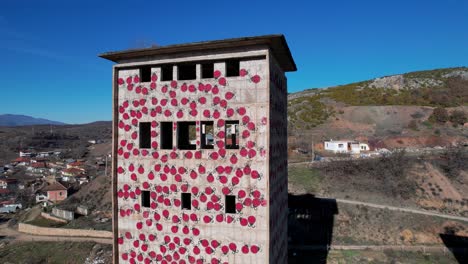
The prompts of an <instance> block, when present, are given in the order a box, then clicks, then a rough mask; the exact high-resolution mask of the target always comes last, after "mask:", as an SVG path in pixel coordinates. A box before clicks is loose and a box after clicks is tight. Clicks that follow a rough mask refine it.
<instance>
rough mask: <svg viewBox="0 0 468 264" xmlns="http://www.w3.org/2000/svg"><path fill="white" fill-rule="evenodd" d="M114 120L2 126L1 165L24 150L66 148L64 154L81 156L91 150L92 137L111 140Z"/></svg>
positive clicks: (0, 129)
mask: <svg viewBox="0 0 468 264" xmlns="http://www.w3.org/2000/svg"><path fill="white" fill-rule="evenodd" d="M111 124H112V122H110V121H102V122H94V123H89V124H83V125H52V126H51V125H34V126H21V127H0V164H2V163H4V162H8V161H10V160H12V159H14V158H16V157H17V156H18V152H19V150H20V149H25V148H34V149H36V150H55V149H61V150H64V151H65V152H64V155H66V156H70V157H73V158H79V157H80V156H82V155H84V154H85V152H86V151H87V149H86V146H87V145H88V140H95V139H99V140H103V141H104V142H110V139H111V136H112V135H111V134H112V133H111V132H112V127H111Z"/></svg>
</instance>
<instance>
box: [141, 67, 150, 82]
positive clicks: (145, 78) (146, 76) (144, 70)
mask: <svg viewBox="0 0 468 264" xmlns="http://www.w3.org/2000/svg"><path fill="white" fill-rule="evenodd" d="M140 81H141V82H151V67H150V66H145V67H141V68H140Z"/></svg>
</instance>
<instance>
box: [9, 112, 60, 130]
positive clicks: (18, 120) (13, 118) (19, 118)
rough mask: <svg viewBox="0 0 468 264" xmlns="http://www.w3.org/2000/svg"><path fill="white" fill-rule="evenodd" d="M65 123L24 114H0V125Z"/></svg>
mask: <svg viewBox="0 0 468 264" xmlns="http://www.w3.org/2000/svg"><path fill="white" fill-rule="evenodd" d="M30 125H65V123H62V122H58V121H52V120H48V119H44V118H35V117H32V116H26V115H13V114H3V115H0V126H8V127H14V126H30Z"/></svg>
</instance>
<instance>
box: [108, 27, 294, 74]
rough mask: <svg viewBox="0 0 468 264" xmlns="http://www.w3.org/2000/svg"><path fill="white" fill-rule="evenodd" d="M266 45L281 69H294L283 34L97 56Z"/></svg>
mask: <svg viewBox="0 0 468 264" xmlns="http://www.w3.org/2000/svg"><path fill="white" fill-rule="evenodd" d="M259 45H266V46H268V47H269V48H270V50H271V52H272V53H273V56H274V57H275V59H276V60H277V61H278V64H279V66H280V67H281V68H282V70H283V71H285V72H289V71H296V70H297V68H296V63H295V62H294V59H293V57H292V55H291V51H290V50H289V47H288V44H287V42H286V38H285V37H284V35H265V36H256V37H242V38H232V39H223V40H213V41H202V42H192V43H186V44H175V45H168V46H161V47H151V48H144V49H129V50H123V51H113V52H106V53H102V54H100V55H99V57H101V58H104V59H108V60H110V61H113V62H117V63H119V62H121V61H124V60H130V59H138V58H143V57H148V56H159V55H171V54H177V53H190V52H199V51H214V50H230V49H235V48H244V47H252V46H259Z"/></svg>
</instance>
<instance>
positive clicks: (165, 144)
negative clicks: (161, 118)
mask: <svg viewBox="0 0 468 264" xmlns="http://www.w3.org/2000/svg"><path fill="white" fill-rule="evenodd" d="M160 135H161V142H160V143H161V144H160V145H161V149H172V146H173V143H172V122H161V134H160Z"/></svg>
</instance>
